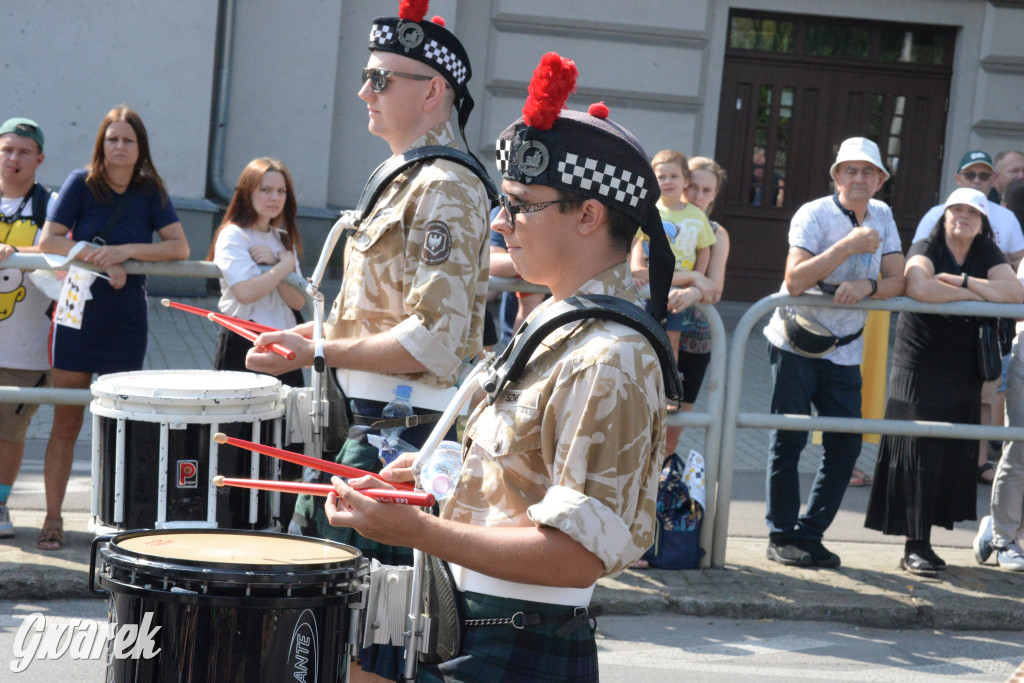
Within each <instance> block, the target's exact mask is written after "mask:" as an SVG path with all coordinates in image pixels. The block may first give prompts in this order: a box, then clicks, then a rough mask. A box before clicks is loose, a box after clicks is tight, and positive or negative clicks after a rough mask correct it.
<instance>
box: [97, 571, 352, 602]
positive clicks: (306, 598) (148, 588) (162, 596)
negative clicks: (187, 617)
mask: <svg viewBox="0 0 1024 683" xmlns="http://www.w3.org/2000/svg"><path fill="white" fill-rule="evenodd" d="M366 566H367V567H369V562H367V563H366ZM360 578H361V577H360ZM97 583H98V584H99V585H100V587H101V588H103V589H104V590H106V591H108V592H109V593H111V594H117V595H126V596H128V597H132V598H141V599H144V600H152V601H154V602H164V603H174V604H184V605H202V606H204V607H237V608H243V609H254V610H255V609H280V608H282V607H285V608H288V609H292V608H296V609H297V608H304V607H320V606H324V605H325V604H329V605H334V606H339V607H340V606H345V605H352V604H356V603H359V602H361V600H362V593H361V590H360V589H361V586H362V583H361V581H359V582H353V581H349V582H346V583H347V585H346V586H344V588H345V590H344V591H341V590H334V591H331V592H327V593H325V594H322V595H284V594H281V595H276V596H268V595H245V596H240V595H218V594H217V593H199V592H190V591H180V592H179V591H169V590H164V589H162V588H157V587H154V586H153V585H139V584H134V583H127V582H125V581H121V580H119V579H116V578H113V577H110V576H107V575H105V574H102V573H101V574H100V575H99V578H98V579H97ZM335 588H336V589H339V588H342V587H341V586H335Z"/></svg>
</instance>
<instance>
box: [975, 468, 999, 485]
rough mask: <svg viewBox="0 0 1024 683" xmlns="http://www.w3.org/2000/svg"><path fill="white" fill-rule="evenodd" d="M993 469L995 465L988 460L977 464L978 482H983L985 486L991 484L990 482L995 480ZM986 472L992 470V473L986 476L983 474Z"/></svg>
mask: <svg viewBox="0 0 1024 683" xmlns="http://www.w3.org/2000/svg"><path fill="white" fill-rule="evenodd" d="M995 469H996V468H995V466H993V465H992V463H990V462H987V463H985V464H984V465H978V483H979V484H985V485H986V486H991V485H992V482H993V481H995V478H996V475H995ZM987 472H992V475H991V476H989V477H986V476H985V474H986V473H987Z"/></svg>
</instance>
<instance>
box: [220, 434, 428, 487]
mask: <svg viewBox="0 0 1024 683" xmlns="http://www.w3.org/2000/svg"><path fill="white" fill-rule="evenodd" d="M213 440H214V441H216V442H217V443H223V444H227V445H229V446H238V447H239V448H244V449H245V450H247V451H256V452H257V453H262V454H263V455H269V456H271V457H273V458H279V459H281V460H287V461H288V462H293V463H295V464H296V465H302V466H303V467H312V468H313V469H315V470H320V471H321V472H329V473H331V474H337V475H338V476H340V477H362V476H365V475H370V476H371V477H373V478H374V479H376V480H378V481H384V480H383V479H381V477H380V475H377V474H375V473H373V472H369V471H367V470H361V469H359V468H358V467H349V466H348V465H341V464H339V463H336V462H331V461H330V460H321V459H320V458H313V457H311V456H308V455H303V454H302V453H295V452H294V451H286V450H284V449H283V448H274V447H273V446H265V445H264V444H261V443H256V442H255V441H246V440H245V439H237V438H235V437H233V436H228V435H227V434H224V433H223V432H217V433H216V434H214V435H213ZM385 483H387V484H391V485H392V486H394V487H396V488H399V489H401V490H403V491H412V490H414V489H415V488H416V486H415V485H413V484H410V483H409V482H404V481H402V482H398V481H396V482H385Z"/></svg>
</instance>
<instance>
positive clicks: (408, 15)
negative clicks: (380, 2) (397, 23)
mask: <svg viewBox="0 0 1024 683" xmlns="http://www.w3.org/2000/svg"><path fill="white" fill-rule="evenodd" d="M429 4H430V0H402V2H401V3H399V5H398V18H399V19H405V20H406V21H415V22H417V23H419V22H421V21H423V17H425V16H426V15H427V6H428V5H429Z"/></svg>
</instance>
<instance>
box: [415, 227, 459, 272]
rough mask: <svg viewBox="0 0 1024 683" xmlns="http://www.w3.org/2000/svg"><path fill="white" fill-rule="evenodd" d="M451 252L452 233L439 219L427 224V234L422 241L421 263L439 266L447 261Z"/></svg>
mask: <svg viewBox="0 0 1024 683" xmlns="http://www.w3.org/2000/svg"><path fill="white" fill-rule="evenodd" d="M451 253H452V233H451V231H450V230H448V226H447V225H446V224H445V223H442V222H441V221H432V222H430V223H428V224H427V236H426V238H425V239H424V241H423V258H422V260H423V263H424V264H426V265H428V266H439V265H441V264H442V263H445V262H446V261H448V257H449V256H450V255H451Z"/></svg>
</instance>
